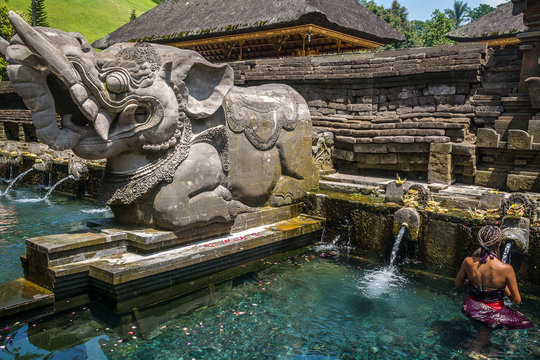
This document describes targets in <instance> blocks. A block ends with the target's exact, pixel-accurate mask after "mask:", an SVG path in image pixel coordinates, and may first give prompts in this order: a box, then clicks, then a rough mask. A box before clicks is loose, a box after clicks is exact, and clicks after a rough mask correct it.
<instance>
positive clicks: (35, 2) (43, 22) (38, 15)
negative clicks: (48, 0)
mask: <svg viewBox="0 0 540 360" xmlns="http://www.w3.org/2000/svg"><path fill="white" fill-rule="evenodd" d="M28 14H30V18H31V19H32V26H49V23H48V21H47V11H45V0H32V2H31V3H30V7H29V8H28Z"/></svg>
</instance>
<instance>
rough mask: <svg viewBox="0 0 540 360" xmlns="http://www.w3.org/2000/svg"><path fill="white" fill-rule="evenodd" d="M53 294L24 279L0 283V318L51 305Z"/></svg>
mask: <svg viewBox="0 0 540 360" xmlns="http://www.w3.org/2000/svg"><path fill="white" fill-rule="evenodd" d="M53 303H54V294H53V293H52V292H50V291H49V290H47V289H44V288H42V287H41V286H38V285H36V284H34V283H33V282H31V281H28V280H26V279H22V278H20V279H15V280H12V281H8V282H4V283H1V284H0V318H5V317H10V316H13V315H20V314H21V313H25V312H29V311H32V310H36V309H41V308H45V307H47V306H52V304H53Z"/></svg>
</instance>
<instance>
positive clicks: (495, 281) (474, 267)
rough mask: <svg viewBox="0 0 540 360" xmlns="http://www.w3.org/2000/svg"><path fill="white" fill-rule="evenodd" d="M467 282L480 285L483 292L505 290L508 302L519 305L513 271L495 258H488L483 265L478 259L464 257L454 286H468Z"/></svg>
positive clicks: (519, 300)
mask: <svg viewBox="0 0 540 360" xmlns="http://www.w3.org/2000/svg"><path fill="white" fill-rule="evenodd" d="M467 280H468V281H467ZM469 282H471V283H474V284H478V285H482V288H483V290H484V291H490V290H495V289H505V292H506V294H507V295H508V296H509V297H510V300H512V301H513V302H514V303H516V304H519V303H521V296H520V295H519V291H518V286H517V280H516V274H515V272H514V269H513V268H512V266H510V265H508V264H505V263H503V262H501V261H500V260H499V259H497V258H495V257H494V258H493V259H491V258H490V257H488V258H487V259H486V262H485V263H480V258H478V257H470V256H469V257H466V258H465V260H463V263H462V264H461V268H460V270H459V272H458V276H457V277H456V286H458V287H460V286H461V287H463V286H468V283H469Z"/></svg>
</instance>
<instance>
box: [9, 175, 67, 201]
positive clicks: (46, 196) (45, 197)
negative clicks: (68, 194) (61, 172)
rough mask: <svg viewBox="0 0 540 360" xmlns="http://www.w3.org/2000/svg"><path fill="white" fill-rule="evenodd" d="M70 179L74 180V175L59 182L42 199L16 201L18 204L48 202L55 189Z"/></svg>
mask: <svg viewBox="0 0 540 360" xmlns="http://www.w3.org/2000/svg"><path fill="white" fill-rule="evenodd" d="M69 179H74V177H73V176H72V175H69V176H66V177H65V178H62V179H61V180H59V181H58V182H57V183H56V184H54V185H53V186H52V187H51V188H50V189H49V191H47V194H45V196H44V197H42V198H32V199H17V200H16V201H17V202H21V203H32V202H40V201H46V200H48V198H49V195H51V193H52V192H53V191H54V189H56V187H57V186H58V185H60V184H61V183H63V182H64V181H66V180H69Z"/></svg>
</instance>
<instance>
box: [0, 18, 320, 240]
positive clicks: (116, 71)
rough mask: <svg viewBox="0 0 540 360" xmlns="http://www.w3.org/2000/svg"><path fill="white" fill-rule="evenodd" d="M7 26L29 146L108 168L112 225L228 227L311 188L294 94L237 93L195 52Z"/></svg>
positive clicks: (265, 89)
mask: <svg viewBox="0 0 540 360" xmlns="http://www.w3.org/2000/svg"><path fill="white" fill-rule="evenodd" d="M9 19H10V22H11V23H12V25H13V27H14V29H15V30H16V35H15V36H13V38H12V39H11V41H10V42H9V43H7V42H6V41H2V42H1V43H0V53H2V54H3V56H4V57H5V58H6V60H7V62H8V67H7V72H8V76H9V78H10V80H11V81H12V83H13V87H14V89H15V91H16V92H17V93H18V94H19V95H20V96H21V97H22V98H23V100H24V102H25V104H26V106H27V107H28V108H29V109H30V110H31V111H32V120H33V123H34V126H35V128H36V134H37V136H38V139H39V140H40V141H41V142H43V143H45V144H47V145H49V146H50V147H51V148H52V149H55V150H65V149H72V151H73V152H74V153H75V154H76V155H78V156H80V157H82V158H85V159H90V160H95V159H103V158H106V159H107V168H106V174H105V178H104V181H103V184H102V189H101V194H100V196H101V197H102V199H103V200H104V202H106V203H107V204H108V205H110V207H111V208H112V210H113V212H114V214H115V218H116V220H117V222H119V223H120V224H127V225H138V226H149V227H157V228H162V229H170V230H179V229H187V228H190V227H200V226H206V225H209V224H213V223H225V224H231V223H232V222H233V221H234V219H235V217H236V216H237V214H238V212H239V211H245V210H246V209H250V208H253V207H261V206H266V205H271V206H283V205H287V204H291V203H293V202H296V201H298V200H299V199H300V198H301V197H302V196H304V194H305V191H306V190H308V189H310V188H312V187H314V186H316V185H317V182H318V178H317V171H316V170H315V165H314V162H313V160H312V157H311V133H312V128H311V119H310V115H309V111H308V107H307V104H306V103H305V101H304V99H303V98H302V97H301V96H300V95H299V94H298V93H297V92H296V91H294V90H293V89H292V88H290V87H288V86H286V85H278V84H269V85H262V86H256V87H249V88H239V87H235V86H234V74H233V71H232V69H231V67H230V66H229V65H227V64H222V65H215V64H211V63H209V62H207V61H206V60H204V59H203V58H202V57H201V56H200V55H198V54H197V53H196V52H193V51H189V50H181V49H177V48H173V47H170V46H165V45H158V44H150V43H120V44H116V45H113V46H111V47H109V48H108V49H106V50H104V51H102V52H99V53H97V52H95V51H94V50H93V49H92V47H91V46H90V45H89V43H88V42H87V40H86V39H85V38H84V37H82V36H81V35H80V34H78V33H67V32H63V31H60V30H56V29H50V28H40V27H35V28H33V27H31V26H29V25H28V24H27V23H25V22H24V20H22V19H21V18H20V17H19V16H17V15H16V14H15V13H13V12H10V14H9ZM57 114H58V117H57ZM239 209H240V210H239Z"/></svg>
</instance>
